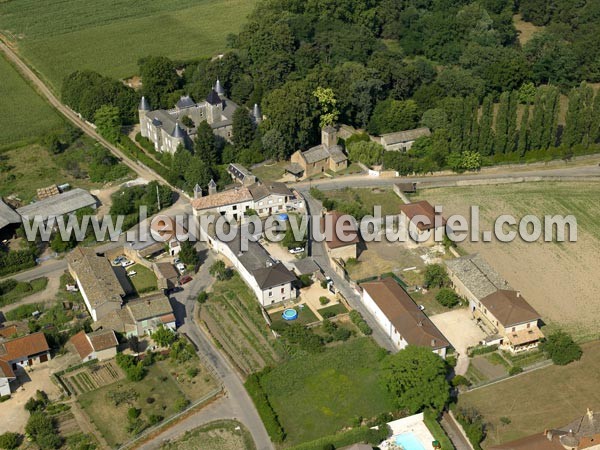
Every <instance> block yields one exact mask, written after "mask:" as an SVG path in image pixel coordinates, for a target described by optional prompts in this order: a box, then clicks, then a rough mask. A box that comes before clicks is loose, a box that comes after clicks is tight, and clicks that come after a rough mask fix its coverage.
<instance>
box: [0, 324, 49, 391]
mask: <svg viewBox="0 0 600 450" xmlns="http://www.w3.org/2000/svg"><path fill="white" fill-rule="evenodd" d="M50 359H51V356H50V347H49V346H48V342H47V341H46V337H45V336H44V333H43V332H41V331H39V332H37V333H32V334H28V335H27V336H23V337H19V338H15V339H9V340H1V341H0V396H4V395H10V393H11V386H10V383H11V382H13V381H15V380H16V379H17V375H16V372H17V371H18V370H20V369H23V368H25V367H29V366H33V365H35V364H40V363H44V362H46V361H48V360H50Z"/></svg>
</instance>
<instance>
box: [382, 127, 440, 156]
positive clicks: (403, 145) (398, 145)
mask: <svg viewBox="0 0 600 450" xmlns="http://www.w3.org/2000/svg"><path fill="white" fill-rule="evenodd" d="M423 136H431V131H430V130H429V128H425V127H423V128H416V129H414V130H406V131H399V132H396V133H387V134H382V135H381V145H383V148H385V150H386V151H407V150H410V148H411V147H412V145H413V144H414V143H415V141H416V140H417V139H419V138H420V137H423Z"/></svg>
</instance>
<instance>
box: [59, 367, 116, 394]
mask: <svg viewBox="0 0 600 450" xmlns="http://www.w3.org/2000/svg"><path fill="white" fill-rule="evenodd" d="M121 378H123V372H122V371H121V369H120V368H119V366H117V364H116V363H115V362H114V361H108V362H104V363H99V364H95V365H92V366H85V367H83V368H81V369H79V370H75V371H74V372H70V373H67V374H65V375H63V376H62V377H61V379H62V381H63V383H65V385H66V386H67V388H68V389H69V391H71V392H72V393H73V394H75V395H80V394H85V393H86V392H90V391H93V390H95V389H98V388H101V387H102V386H106V385H107V384H111V383H114V382H115V381H118V380H120V379H121Z"/></svg>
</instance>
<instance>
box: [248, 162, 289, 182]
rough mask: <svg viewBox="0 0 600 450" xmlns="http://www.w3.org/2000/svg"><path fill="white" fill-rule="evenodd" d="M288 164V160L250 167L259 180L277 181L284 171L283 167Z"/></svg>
mask: <svg viewBox="0 0 600 450" xmlns="http://www.w3.org/2000/svg"><path fill="white" fill-rule="evenodd" d="M288 164H289V162H288V161H279V162H273V163H269V164H263V165H262V166H260V167H257V168H255V169H252V173H253V174H254V175H256V176H257V177H258V179H260V180H261V181H277V180H279V179H280V178H281V177H282V176H283V174H284V172H285V170H284V167H285V166H287V165H288Z"/></svg>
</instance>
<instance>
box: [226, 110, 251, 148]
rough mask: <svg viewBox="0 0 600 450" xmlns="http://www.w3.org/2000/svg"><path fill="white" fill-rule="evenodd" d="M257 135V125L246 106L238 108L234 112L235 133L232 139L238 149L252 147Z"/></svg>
mask: <svg viewBox="0 0 600 450" xmlns="http://www.w3.org/2000/svg"><path fill="white" fill-rule="evenodd" d="M255 137H256V127H255V125H254V122H253V121H252V118H251V117H250V113H249V111H248V110H247V109H246V108H243V107H242V108H238V109H236V111H235V112H234V113H233V134H232V136H231V140H232V141H233V144H234V145H235V146H236V148H237V149H238V150H243V149H247V148H250V145H251V144H252V141H254V138H255Z"/></svg>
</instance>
